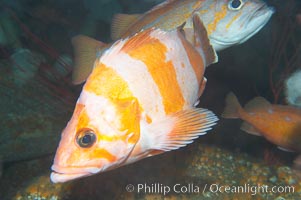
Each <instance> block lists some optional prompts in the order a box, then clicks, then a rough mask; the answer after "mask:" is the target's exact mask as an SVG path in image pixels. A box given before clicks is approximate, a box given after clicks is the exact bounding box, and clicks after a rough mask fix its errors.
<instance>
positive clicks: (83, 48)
mask: <svg viewBox="0 0 301 200" xmlns="http://www.w3.org/2000/svg"><path fill="white" fill-rule="evenodd" d="M273 13H274V9H273V8H272V7H268V6H267V5H266V3H265V2H264V1H261V0H167V1H165V2H163V3H161V4H159V5H157V6H155V7H154V8H153V9H151V10H150V11H148V12H146V13H145V14H135V15H127V14H117V15H116V16H115V17H114V18H113V21H112V29H111V33H112V34H111V36H112V39H113V40H116V39H119V38H125V37H128V36H131V35H132V34H135V33H137V32H139V31H140V30H145V29H148V28H151V27H156V28H160V29H162V30H165V31H171V30H173V29H176V28H177V27H179V26H181V25H182V24H184V23H185V25H184V27H183V30H184V32H185V37H186V38H187V40H188V41H190V42H191V43H193V41H194V34H193V33H194V27H193V22H192V16H193V15H194V14H196V15H198V16H199V17H200V19H201V20H202V22H203V23H204V25H205V27H206V29H207V32H208V36H209V39H210V43H211V44H212V46H213V48H214V49H215V50H216V51H219V50H222V49H225V48H227V47H230V46H233V45H235V44H240V43H243V42H245V41H246V40H248V39H249V38H250V37H252V36H253V35H254V34H256V33H257V32H258V31H259V30H260V29H261V28H262V27H263V26H264V25H265V24H266V23H267V22H268V21H269V19H270V18H271V16H272V14H273ZM72 43H73V46H74V49H75V66H74V67H75V70H74V73H73V82H74V83H75V84H79V83H82V82H84V81H85V80H86V78H87V77H88V75H89V74H90V73H91V71H92V67H93V65H94V61H95V59H96V57H97V55H98V54H101V53H102V49H103V48H106V47H107V46H108V45H106V44H104V43H102V42H100V41H97V40H94V39H92V38H89V37H86V36H76V37H74V39H73V41H72Z"/></svg>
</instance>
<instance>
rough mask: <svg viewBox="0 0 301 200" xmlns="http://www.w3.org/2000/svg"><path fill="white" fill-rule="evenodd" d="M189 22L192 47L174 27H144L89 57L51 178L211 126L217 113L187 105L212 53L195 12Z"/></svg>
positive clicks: (117, 162)
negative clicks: (92, 61)
mask: <svg viewBox="0 0 301 200" xmlns="http://www.w3.org/2000/svg"><path fill="white" fill-rule="evenodd" d="M194 25H195V26H197V28H196V32H195V34H196V44H197V46H199V47H200V48H199V50H198V51H197V50H196V49H195V47H194V46H192V45H191V44H190V43H189V42H188V41H187V40H186V39H185V37H184V36H183V35H182V31H181V30H174V31H171V32H165V31H162V30H159V29H154V28H151V29H147V30H145V31H142V32H139V33H138V34H135V35H134V36H132V37H130V38H126V39H122V40H119V41H117V42H116V43H115V44H114V45H113V46H112V47H111V48H110V49H109V50H107V51H106V52H105V53H104V54H103V55H102V56H101V57H100V58H99V59H97V60H96V61H95V66H94V69H93V71H92V73H91V75H90V76H89V77H88V79H87V81H86V83H85V85H84V87H83V89H82V92H81V95H80V97H79V99H78V101H77V104H76V107H75V110H74V113H73V116H72V118H71V120H70V121H69V123H68V124H67V126H66V128H65V129H64V130H63V133H62V136H61V141H60V144H59V147H58V149H57V152H56V155H55V159H54V163H53V166H52V170H53V172H52V174H51V180H52V181H53V182H65V181H68V180H72V179H76V178H79V177H85V176H90V175H93V174H95V173H98V172H104V171H107V170H110V169H114V168H117V167H120V166H122V165H126V164H129V163H132V162H135V161H138V160H141V159H143V158H146V157H149V156H154V155H157V154H160V153H163V152H166V151H171V150H175V149H178V148H180V147H184V146H186V145H187V144H190V143H192V142H193V139H196V138H198V137H199V136H200V135H203V134H205V133H206V132H207V131H208V130H210V129H211V127H212V126H213V125H214V124H215V123H216V121H217V120H218V118H217V117H216V116H215V115H214V114H213V113H212V112H211V111H209V110H207V109H203V108H195V106H194V105H195V103H196V102H197V101H198V98H199V96H200V95H201V94H202V91H203V89H204V87H205V83H206V79H205V77H204V70H205V67H206V66H207V65H209V64H211V63H212V62H215V60H216V55H215V51H214V49H213V48H212V46H211V45H210V43H209V39H208V36H207V33H206V30H205V27H204V26H203V24H202V22H201V21H200V20H198V17H196V18H194ZM201 47H202V48H201Z"/></svg>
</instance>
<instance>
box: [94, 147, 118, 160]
mask: <svg viewBox="0 0 301 200" xmlns="http://www.w3.org/2000/svg"><path fill="white" fill-rule="evenodd" d="M91 157H92V158H105V159H107V160H108V161H109V162H114V161H116V159H117V158H116V156H114V155H113V154H111V153H110V152H108V151H107V150H106V149H104V148H101V149H95V151H94V152H93V154H92V156H91Z"/></svg>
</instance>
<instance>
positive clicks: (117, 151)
mask: <svg viewBox="0 0 301 200" xmlns="http://www.w3.org/2000/svg"><path fill="white" fill-rule="evenodd" d="M138 111H139V106H138V103H137V100H136V99H131V98H130V99H120V100H118V101H116V102H112V101H110V100H108V99H106V98H104V97H101V96H98V95H95V94H93V93H89V92H86V91H82V93H81V96H80V98H79V100H78V102H77V105H76V108H75V110H74V113H73V116H72V118H71V120H70V121H69V123H68V124H67V126H66V128H65V129H64V130H63V132H62V136H61V141H60V144H59V147H58V149H57V152H56V155H55V158H54V163H53V165H52V170H53V172H52V174H51V180H52V182H54V183H56V182H66V181H69V180H72V179H76V178H80V177H86V176H90V175H93V174H95V173H99V172H103V171H106V170H110V169H114V168H116V167H119V166H121V165H123V163H124V162H125V161H126V160H127V158H128V157H129V156H130V154H131V152H132V150H133V148H134V147H135V144H136V143H137V141H138V140H139V134H140V121H139V120H140V116H139V112H138Z"/></svg>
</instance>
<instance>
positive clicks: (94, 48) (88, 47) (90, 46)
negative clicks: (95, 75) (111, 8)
mask: <svg viewBox="0 0 301 200" xmlns="http://www.w3.org/2000/svg"><path fill="white" fill-rule="evenodd" d="M72 45H73V48H74V63H75V64H74V70H73V74H72V82H73V83H74V84H76V85H77V84H81V83H83V82H84V81H86V79H87V78H88V76H89V75H90V73H91V72H92V69H93V66H94V62H95V60H96V57H97V54H98V53H101V52H102V51H103V50H104V49H105V48H106V47H107V44H105V43H103V42H100V41H97V40H95V39H93V38H90V37H87V36H84V35H78V36H75V37H73V38H72Z"/></svg>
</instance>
